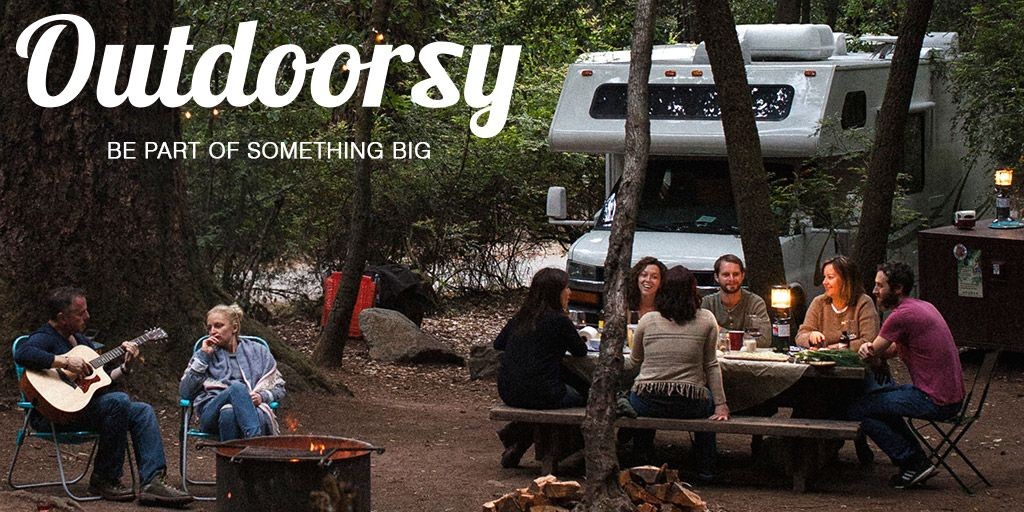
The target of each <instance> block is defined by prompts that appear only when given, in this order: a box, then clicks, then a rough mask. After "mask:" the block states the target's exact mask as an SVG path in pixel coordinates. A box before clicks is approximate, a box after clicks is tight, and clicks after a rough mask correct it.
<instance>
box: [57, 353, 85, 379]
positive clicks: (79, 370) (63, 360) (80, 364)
mask: <svg viewBox="0 0 1024 512" xmlns="http://www.w3.org/2000/svg"><path fill="white" fill-rule="evenodd" d="M54 365H55V367H56V368H62V369H65V370H67V371H68V372H71V373H72V374H75V376H78V377H84V376H87V375H89V374H91V373H92V368H91V367H89V364H88V362H86V361H85V359H83V358H82V357H79V356H77V355H57V356H56V359H54Z"/></svg>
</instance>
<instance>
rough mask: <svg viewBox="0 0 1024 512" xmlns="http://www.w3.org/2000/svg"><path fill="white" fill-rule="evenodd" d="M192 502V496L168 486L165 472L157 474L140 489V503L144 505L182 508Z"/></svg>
mask: <svg viewBox="0 0 1024 512" xmlns="http://www.w3.org/2000/svg"><path fill="white" fill-rule="evenodd" d="M191 502H192V496H190V495H189V494H188V493H186V492H184V491H182V490H181V489H178V488H177V487H174V486H172V485H170V484H168V483H167V481H166V480H165V475H164V473H163V472H160V473H157V474H156V476H154V477H153V479H152V480H150V481H149V483H148V484H146V485H143V486H142V488H141V489H139V503H140V504H143V505H164V506H166V505H170V506H181V505H187V504H189V503H191Z"/></svg>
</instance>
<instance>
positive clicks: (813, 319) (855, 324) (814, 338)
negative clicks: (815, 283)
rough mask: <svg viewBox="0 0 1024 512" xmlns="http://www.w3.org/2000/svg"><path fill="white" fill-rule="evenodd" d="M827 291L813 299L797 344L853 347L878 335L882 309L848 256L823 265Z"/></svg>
mask: <svg viewBox="0 0 1024 512" xmlns="http://www.w3.org/2000/svg"><path fill="white" fill-rule="evenodd" d="M821 272H822V274H823V275H824V276H825V277H824V280H823V281H822V283H821V285H822V286H823V287H824V288H825V293H824V294H822V295H819V296H817V297H815V298H814V300H813V301H811V305H810V306H809V307H808V308H807V316H806V317H804V323H803V325H801V326H800V330H799V332H798V333H797V335H796V344H797V345H800V346H801V347H804V348H809V347H821V348H825V347H827V348H831V349H840V348H849V349H850V350H853V351H856V350H857V349H859V348H860V345H861V343H863V342H864V341H867V342H868V343H870V342H872V341H874V339H875V336H877V335H878V324H879V322H878V311H877V310H876V309H875V303H874V302H873V301H872V300H871V297H870V296H868V295H867V294H866V293H864V285H863V284H862V283H861V280H860V274H859V273H858V272H857V266H856V265H855V264H854V263H853V261H851V260H850V259H849V258H847V257H846V256H836V257H834V258H831V259H829V260H828V261H826V262H825V264H824V265H822V266H821Z"/></svg>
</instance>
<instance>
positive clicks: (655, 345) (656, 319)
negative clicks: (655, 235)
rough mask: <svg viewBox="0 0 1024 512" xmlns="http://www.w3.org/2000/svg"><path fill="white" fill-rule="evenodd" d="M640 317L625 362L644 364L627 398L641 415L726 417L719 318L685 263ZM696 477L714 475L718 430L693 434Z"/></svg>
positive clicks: (642, 445)
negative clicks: (705, 301) (703, 305)
mask: <svg viewBox="0 0 1024 512" xmlns="http://www.w3.org/2000/svg"><path fill="white" fill-rule="evenodd" d="M655 307H656V309H655V311H653V312H651V313H648V314H647V315H645V316H644V317H643V318H641V319H640V323H639V325H637V328H636V334H634V336H633V350H632V352H630V354H629V359H627V366H637V365H639V366H640V374H639V375H638V376H637V378H636V381H635V382H634V384H633V388H632V390H631V391H630V393H629V402H630V405H632V406H633V409H635V410H636V412H637V414H639V415H640V416H653V417H661V418H684V419H685V418H710V419H713V420H728V419H729V406H728V405H727V404H726V401H725V389H724V388H723V387H722V371H721V368H719V366H718V358H717V354H716V351H715V345H716V342H717V339H718V323H717V322H716V321H715V316H714V315H713V314H712V313H711V312H710V311H708V310H706V309H701V307H700V295H699V294H698V293H697V280H696V279H695V278H694V276H693V274H692V273H691V272H690V271H689V270H688V269H687V268H686V267H682V266H676V267H672V268H671V269H669V270H668V272H666V273H665V279H664V280H663V283H662V285H661V290H660V291H659V292H658V297H657V300H656V301H655ZM653 442H654V431H644V432H643V433H639V432H638V433H637V434H635V441H634V443H635V446H636V447H637V448H638V449H639V450H640V451H645V450H648V449H649V448H650V447H651V445H653ZM694 450H695V452H696V453H697V464H698V473H697V478H698V479H700V480H704V481H709V480H713V479H714V478H715V458H716V453H715V452H716V446H715V434H714V433H711V432H697V433H694Z"/></svg>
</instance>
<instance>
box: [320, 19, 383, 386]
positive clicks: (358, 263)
mask: <svg viewBox="0 0 1024 512" xmlns="http://www.w3.org/2000/svg"><path fill="white" fill-rule="evenodd" d="M390 11H391V5H390V2H389V1H388V0H373V5H372V7H371V11H370V24H369V26H370V27H373V28H374V29H375V30H376V31H377V33H379V34H381V35H383V34H385V33H386V32H387V31H386V27H387V23H388V14H389V13H390ZM377 33H375V32H373V31H370V32H369V33H368V34H367V36H366V41H365V42H364V43H363V49H362V50H363V52H362V53H363V56H362V57H363V62H369V61H370V57H371V55H372V53H373V48H374V45H376V44H377V40H376V37H377ZM368 76H369V73H368V72H363V73H360V74H359V82H357V84H356V91H355V95H354V97H355V98H362V97H363V96H364V95H365V93H366V82H367V77H368ZM352 105H353V106H352V107H351V108H352V118H353V123H352V131H353V139H354V142H355V144H356V146H363V145H366V144H369V143H370V136H371V135H372V132H373V125H374V114H373V111H372V110H370V109H369V108H364V107H362V106H360V105H359V104H358V103H357V102H353V103H352ZM354 167H355V179H354V180H353V185H354V186H353V191H352V211H351V212H350V215H351V216H350V217H349V231H348V235H349V238H348V245H347V247H346V250H345V264H344V265H343V266H342V270H341V272H342V275H341V283H340V285H339V286H338V293H337V295H335V297H334V304H333V306H332V308H331V313H330V315H328V316H327V325H326V326H325V327H324V330H323V333H322V334H321V336H320V342H319V343H318V344H317V347H316V354H315V356H314V357H315V359H316V362H317V364H319V365H320V366H327V367H331V366H334V367H338V366H341V358H342V356H343V355H344V354H345V345H346V342H347V341H348V331H349V325H350V324H351V321H352V311H353V310H354V309H355V307H356V300H357V299H358V298H359V284H360V281H361V280H362V276H363V272H364V270H365V269H366V257H367V252H368V250H367V249H368V247H367V241H368V237H369V233H368V231H369V229H370V213H371V207H372V201H371V200H372V195H371V194H372V187H371V178H372V174H373V161H372V160H370V159H368V158H356V159H355V162H354Z"/></svg>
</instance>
